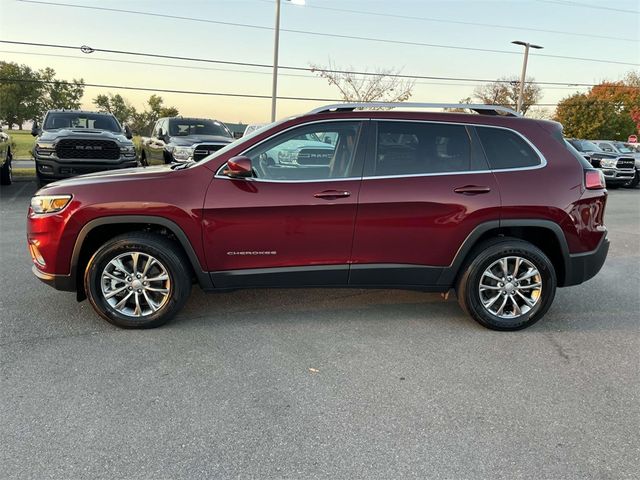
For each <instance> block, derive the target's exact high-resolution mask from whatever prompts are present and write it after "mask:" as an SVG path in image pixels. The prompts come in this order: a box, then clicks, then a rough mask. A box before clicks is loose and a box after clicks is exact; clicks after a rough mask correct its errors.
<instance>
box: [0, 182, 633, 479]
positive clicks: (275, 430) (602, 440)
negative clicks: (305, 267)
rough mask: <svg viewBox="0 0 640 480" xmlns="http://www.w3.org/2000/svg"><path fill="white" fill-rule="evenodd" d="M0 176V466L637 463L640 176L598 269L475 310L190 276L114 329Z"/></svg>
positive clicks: (122, 471) (583, 473)
mask: <svg viewBox="0 0 640 480" xmlns="http://www.w3.org/2000/svg"><path fill="white" fill-rule="evenodd" d="M34 191H35V184H34V183H32V182H16V183H15V184H14V185H12V186H10V187H6V188H5V187H2V189H1V190H0V205H1V208H0V237H1V252H0V265H1V274H0V292H1V295H0V309H1V313H0V375H1V376H0V379H1V380H0V382H1V384H0V438H1V439H2V447H1V448H0V465H1V467H0V472H1V473H0V477H2V478H38V479H40V478H60V479H73V478H121V479H125V478H127V479H128V478H154V479H159V478H172V479H177V478H185V479H187V478H188V479H193V478H257V479H266V478H291V479H311V478H327V479H337V478H348V479H355V478H365V479H374V478H380V479H391V478H400V477H402V478H505V479H515V478H535V479H541V478H549V479H552V478H553V479H557V478H597V479H608V478H610V479H619V478H639V477H640V439H639V433H638V432H640V189H636V190H635V191H631V190H624V189H620V190H612V191H611V192H610V197H609V202H608V207H607V213H606V217H605V218H606V221H607V224H608V227H609V231H610V239H611V241H612V246H611V250H610V253H609V257H608V259H607V262H606V264H605V266H604V268H603V270H602V271H601V272H600V274H599V275H598V276H597V277H596V278H594V279H593V280H591V281H589V282H587V283H585V284H583V285H580V286H577V287H572V288H568V289H561V290H559V291H558V294H557V296H556V300H555V303H554V304H553V306H552V307H551V310H550V312H549V313H548V314H547V316H546V317H545V318H544V319H543V320H542V321H541V322H539V323H538V324H536V325H534V326H533V327H531V328H529V329H528V330H524V331H521V332H515V333H498V332H493V331H489V330H485V329H483V328H482V327H480V326H478V325H477V324H476V323H475V322H473V321H472V320H470V319H468V318H467V317H465V316H464V315H463V313H462V312H461V310H460V309H459V307H458V305H457V303H456V302H455V301H454V300H449V301H446V302H445V301H443V300H442V299H441V298H440V296H438V295H433V294H424V293H417V292H402V291H391V290H388V291H387V290H384V291H375V290H324V289H323V290H257V291H238V292H234V293H227V294H211V295H205V294H203V293H202V292H200V291H199V290H198V289H194V291H193V293H192V296H191V299H190V301H189V303H188V304H187V307H186V308H185V309H184V310H183V312H182V313H181V314H180V315H179V316H178V317H177V319H176V320H174V321H173V322H172V323H171V324H169V325H168V326H166V327H164V328H160V329H156V330H147V331H124V330H119V329H117V328H116V327H113V326H111V325H109V324H107V323H106V322H104V321H102V320H101V319H100V318H99V317H98V316H97V315H95V314H94V313H93V311H92V309H91V307H90V306H89V305H88V303H87V302H83V303H77V302H76V301H75V296H74V295H73V294H69V293H62V292H57V291H55V290H53V289H51V288H49V287H47V286H46V285H44V284H42V283H40V282H39V281H38V280H37V279H36V278H35V277H33V276H32V274H31V271H30V267H31V261H30V259H29V256H28V253H27V248H26V241H25V215H26V209H27V205H28V202H29V198H30V196H31V195H32V194H33V192H34Z"/></svg>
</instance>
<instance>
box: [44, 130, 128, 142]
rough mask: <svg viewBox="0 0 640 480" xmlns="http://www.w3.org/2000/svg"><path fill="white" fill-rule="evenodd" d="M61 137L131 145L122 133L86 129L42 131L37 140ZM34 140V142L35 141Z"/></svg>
mask: <svg viewBox="0 0 640 480" xmlns="http://www.w3.org/2000/svg"><path fill="white" fill-rule="evenodd" d="M62 137H71V138H93V139H99V140H115V141H117V142H120V143H133V142H132V141H131V140H129V139H128V138H127V137H125V135H124V133H122V132H110V131H108V130H90V129H86V128H61V129H59V130H43V131H42V133H41V134H40V135H39V136H38V138H37V140H42V141H53V140H56V139H58V138H62ZM37 140H36V141H37Z"/></svg>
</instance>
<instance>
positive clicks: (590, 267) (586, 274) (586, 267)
mask: <svg viewBox="0 0 640 480" xmlns="http://www.w3.org/2000/svg"><path fill="white" fill-rule="evenodd" d="M608 252H609V239H608V238H607V237H606V236H604V237H602V240H600V244H599V245H598V247H597V248H596V249H595V250H592V251H591V252H585V253H574V254H572V255H569V263H568V269H567V275H566V278H565V282H564V285H563V287H569V286H571V285H579V284H581V283H583V282H586V281H587V280H589V279H590V278H593V277H594V276H595V275H596V274H597V273H598V272H599V271H600V269H601V268H602V265H604V262H605V260H606V259H607V253H608Z"/></svg>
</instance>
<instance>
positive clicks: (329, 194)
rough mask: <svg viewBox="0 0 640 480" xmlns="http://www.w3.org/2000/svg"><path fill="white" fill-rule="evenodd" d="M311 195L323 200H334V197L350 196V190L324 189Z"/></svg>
mask: <svg viewBox="0 0 640 480" xmlns="http://www.w3.org/2000/svg"><path fill="white" fill-rule="evenodd" d="M313 196H314V197H316V198H322V199H323V200H335V199H336V198H345V197H350V196H351V192H345V191H344V190H325V191H324V192H318V193H316V194H314V195H313Z"/></svg>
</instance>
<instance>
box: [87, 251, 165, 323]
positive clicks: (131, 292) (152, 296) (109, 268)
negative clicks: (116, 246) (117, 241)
mask: <svg viewBox="0 0 640 480" xmlns="http://www.w3.org/2000/svg"><path fill="white" fill-rule="evenodd" d="M100 278H101V280H100V286H101V291H102V295H103V298H104V300H105V301H106V302H107V303H108V304H109V305H111V307H112V308H113V309H114V310H116V311H117V312H118V313H120V314H122V315H125V316H127V317H142V316H145V315H150V314H152V313H154V312H157V311H158V310H160V309H161V308H162V307H163V306H164V305H165V303H166V302H167V300H168V299H169V296H170V292H171V279H170V278H169V274H168V272H167V269H166V268H165V266H164V265H163V264H162V262H160V261H159V260H158V259H157V258H155V257H153V256H151V255H149V254H147V253H143V252H127V253H123V254H121V255H118V256H117V257H115V258H113V259H112V260H111V261H110V262H109V263H108V264H107V265H106V266H105V267H104V270H103V271H102V274H101V277H100Z"/></svg>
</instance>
